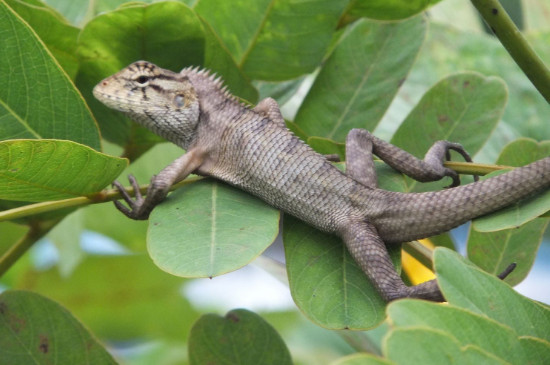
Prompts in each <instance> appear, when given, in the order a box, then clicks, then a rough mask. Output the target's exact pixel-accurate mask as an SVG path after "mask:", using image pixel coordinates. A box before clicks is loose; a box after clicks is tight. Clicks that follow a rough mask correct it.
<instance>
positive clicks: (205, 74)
mask: <svg viewBox="0 0 550 365" xmlns="http://www.w3.org/2000/svg"><path fill="white" fill-rule="evenodd" d="M181 73H194V74H195V75H197V76H200V77H201V78H204V80H207V81H209V82H210V83H211V84H212V86H213V87H215V88H217V89H218V90H219V91H220V92H221V93H222V95H223V96H224V97H225V98H228V99H231V100H234V101H236V102H238V103H239V104H240V105H241V106H243V107H245V108H247V109H248V108H249V105H247V104H246V103H244V102H243V101H242V100H241V99H240V98H238V97H237V96H235V95H233V94H231V92H230V91H229V89H228V86H227V85H226V84H225V83H224V81H223V78H222V77H221V76H219V75H218V74H217V73H215V72H212V71H211V70H209V69H206V68H201V67H200V66H189V67H186V68H184V69H183V70H181Z"/></svg>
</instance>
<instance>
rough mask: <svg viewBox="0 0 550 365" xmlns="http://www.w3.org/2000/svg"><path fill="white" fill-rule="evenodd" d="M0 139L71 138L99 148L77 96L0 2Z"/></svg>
mask: <svg viewBox="0 0 550 365" xmlns="http://www.w3.org/2000/svg"><path fill="white" fill-rule="evenodd" d="M0 49H1V50H2V57H0V78H1V79H2V80H3V82H2V87H1V88H0V121H1V123H0V139H11V138H57V139H70V140H73V141H76V142H79V143H83V144H85V145H88V146H90V147H92V148H94V149H96V150H99V149H100V142H99V132H98V130H97V126H96V124H95V121H94V119H93V117H92V115H91V114H90V111H89V110H88V108H87V106H86V104H85V103H84V100H83V99H82V96H81V95H80V94H79V92H78V91H77V90H76V88H75V87H74V85H73V84H72V83H71V81H70V80H69V78H68V77H67V75H66V74H65V73H64V72H63V70H62V69H61V68H60V67H59V65H58V64H57V62H56V61H55V60H54V58H53V57H52V55H51V54H50V53H49V51H48V50H47V49H46V47H45V46H44V44H43V43H42V42H41V41H40V39H39V38H38V37H37V36H36V34H35V33H34V32H33V31H32V30H31V29H30V28H29V26H28V25H27V24H26V23H25V22H24V21H23V20H22V19H21V18H20V17H19V16H18V15H16V14H15V13H14V12H13V11H12V10H11V9H10V8H9V7H8V6H7V5H6V4H5V3H4V2H0Z"/></svg>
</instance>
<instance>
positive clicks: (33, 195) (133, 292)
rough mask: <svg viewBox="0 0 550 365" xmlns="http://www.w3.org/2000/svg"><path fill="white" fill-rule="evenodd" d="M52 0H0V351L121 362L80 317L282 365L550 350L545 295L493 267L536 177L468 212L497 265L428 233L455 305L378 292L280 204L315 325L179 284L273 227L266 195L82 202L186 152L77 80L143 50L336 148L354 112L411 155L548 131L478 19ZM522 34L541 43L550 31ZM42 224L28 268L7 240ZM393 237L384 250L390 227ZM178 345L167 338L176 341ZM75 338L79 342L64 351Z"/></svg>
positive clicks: (141, 335)
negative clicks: (226, 304) (275, 111)
mask: <svg viewBox="0 0 550 365" xmlns="http://www.w3.org/2000/svg"><path fill="white" fill-rule="evenodd" d="M450 1H451V0H446V1H445V2H450ZM445 2H443V3H445ZM47 3H48V4H49V5H46V4H44V3H42V2H39V1H38V0H0V49H1V50H2V57H0V76H1V77H2V80H4V83H3V87H2V88H1V89H0V140H1V141H2V142H0V199H2V200H0V205H1V206H2V207H3V209H4V211H3V212H0V219H1V220H2V221H10V220H11V221H12V222H3V223H0V232H1V235H0V236H1V237H2V242H0V254H1V255H3V256H2V257H1V258H0V273H1V274H4V272H5V274H4V276H3V277H2V285H3V286H5V287H7V288H9V289H13V290H8V291H6V292H4V293H2V294H1V295H0V318H2V321H0V364H26V363H30V362H33V363H55V364H62V363H97V364H104V363H114V360H113V359H112V358H111V356H110V355H109V354H108V353H107V352H106V351H105V350H104V348H103V347H102V345H101V344H100V342H99V341H97V340H96V339H94V338H93V336H92V335H90V333H94V335H95V336H97V337H98V338H99V339H101V340H102V341H114V342H111V343H115V344H116V342H117V341H130V340H136V339H138V340H155V341H157V343H161V345H159V347H156V348H157V349H159V348H160V350H158V351H157V352H156V351H155V350H151V351H148V352H147V351H146V355H143V356H141V360H136V359H131V356H130V357H128V358H126V361H129V362H132V363H136V364H139V363H167V364H168V363H181V362H184V363H186V362H187V361H189V363H191V364H202V363H241V364H250V363H278V364H283V363H291V355H290V354H292V357H293V358H294V361H295V362H299V363H300V362H301V363H326V362H327V361H329V360H326V358H325V359H322V360H320V358H317V357H316V353H317V354H319V356H320V354H327V353H328V358H329V359H330V360H331V361H332V360H334V361H336V362H335V363H337V364H371V363H372V364H379V363H380V364H393V363H395V364H400V363H411V361H412V362H415V363H438V364H439V363H451V362H457V363H462V362H464V363H481V362H483V363H486V362H487V363H514V364H516V363H517V364H526V363H531V364H536V363H542V362H543V360H544V358H545V357H546V358H548V357H549V356H550V335H549V333H550V323H549V322H550V313H549V310H548V307H546V306H544V305H541V304H539V303H536V302H534V301H531V300H529V299H527V298H524V297H522V296H521V295H519V294H517V293H516V292H514V291H513V290H512V289H511V288H510V287H509V286H508V284H506V283H503V282H501V281H499V280H497V279H495V278H494V274H496V273H498V272H501V271H502V270H503V269H504V268H505V267H506V266H507V265H508V264H509V263H510V262H512V261H516V262H517V263H518V270H516V272H514V273H513V274H512V275H511V276H510V277H509V278H507V280H506V281H507V282H508V283H510V284H516V283H518V282H520V281H522V280H523V279H524V278H525V276H526V275H527V273H528V271H529V269H530V268H531V266H532V264H533V261H534V259H535V257H536V255H537V251H538V247H539V245H540V242H541V240H542V235H543V232H544V230H545V228H546V226H547V224H548V219H547V218H544V217H539V216H541V215H543V214H544V213H545V212H546V211H548V210H549V209H550V193H546V194H543V195H542V196H538V197H534V198H532V199H529V200H528V201H525V202H521V203H520V204H516V205H513V206H511V207H509V208H507V209H504V210H502V211H500V212H497V213H495V214H492V215H490V216H486V217H482V218H480V219H479V220H476V221H475V222H474V223H473V225H472V226H471V228H470V230H471V231H470V235H469V242H468V257H469V259H471V260H472V262H474V263H475V264H476V265H478V266H479V267H480V268H482V269H483V270H485V271H487V272H488V273H490V274H492V275H488V274H486V273H484V272H482V271H481V270H480V269H478V268H476V267H474V266H473V265H472V264H470V263H468V262H466V261H465V260H464V259H462V258H460V257H459V256H458V255H457V254H456V253H455V252H453V251H451V250H449V249H444V248H438V249H436V250H435V254H434V264H435V270H436V273H437V277H438V280H439V282H440V285H441V288H442V290H443V292H444V294H445V296H446V298H448V300H449V304H448V305H440V304H431V303H424V302H421V301H416V300H402V301H398V302H395V303H391V304H390V305H386V303H384V302H383V300H382V299H381V298H380V296H379V295H378V293H377V292H376V291H375V290H374V288H373V287H372V285H371V284H370V283H369V282H368V280H366V278H365V277H364V275H363V273H362V272H361V270H360V269H359V268H358V266H357V265H356V264H355V262H354V261H353V260H352V259H351V256H350V255H349V253H348V252H347V251H346V250H345V248H344V246H343V245H342V244H341V242H340V241H339V240H338V239H336V238H335V237H332V236H328V235H326V234H324V233H321V232H319V231H317V230H315V229H313V228H311V227H309V226H308V225H306V224H304V223H302V222H299V221H298V220H296V219H294V218H292V217H284V225H283V230H282V237H283V240H284V244H285V254H286V270H287V273H288V281H289V287H290V291H291V293H292V296H293V299H294V301H295V303H296V305H297V306H298V308H299V309H300V310H301V311H302V313H303V314H304V315H305V317H307V318H308V319H309V320H311V321H312V322H313V323H315V324H316V325H315V326H313V325H311V324H309V323H305V322H304V321H302V320H301V319H298V320H296V318H299V317H298V315H297V314H296V313H293V312H289V313H284V316H285V317H287V319H286V320H282V319H281V318H277V317H276V315H274V314H266V315H265V318H262V317H260V316H258V315H257V314H255V313H252V312H249V311H246V310H242V309H238V310H233V311H230V312H229V313H228V314H227V315H226V316H225V317H223V318H222V317H219V316H217V315H212V314H207V315H203V316H202V317H200V319H199V316H200V314H199V313H197V311H196V310H195V309H193V308H192V307H191V304H190V303H189V302H188V300H187V299H186V298H184V297H183V296H181V295H180V290H181V289H180V288H181V285H182V283H184V282H185V280H186V279H182V278H181V277H184V278H192V277H212V276H216V275H221V274H223V273H226V272H229V271H233V270H237V269H239V268H241V267H243V266H245V265H247V264H248V263H250V262H251V261H252V260H254V259H255V258H256V257H257V256H259V255H260V254H261V253H262V252H263V251H264V250H265V249H266V248H267V247H268V246H269V245H270V244H271V243H272V242H273V240H274V239H275V236H276V235H277V232H278V231H279V227H280V225H279V223H280V222H279V221H280V218H281V217H280V214H279V212H277V211H276V210H274V209H272V208H271V207H269V206H267V205H266V204H265V203H263V202H261V201H259V200H257V199H255V198H253V197H251V196H249V195H248V194H245V193H243V192H240V191H237V190H236V189H234V188H230V187H228V186H226V185H224V184H222V183H219V182H214V181H210V180H204V181H197V180H200V179H199V178H197V177H193V178H190V179H189V180H188V181H185V182H184V183H183V184H182V185H185V187H183V188H182V189H181V190H179V191H177V192H175V193H173V194H171V195H170V197H169V199H168V200H167V202H166V203H165V204H162V205H160V206H159V207H158V209H155V211H154V212H153V214H152V216H151V219H150V221H151V224H150V225H149V227H147V223H146V222H135V221H130V220H128V219H126V218H125V217H123V216H122V215H121V214H119V213H118V212H117V211H116V210H115V209H113V207H112V205H111V204H95V203H105V202H109V201H111V200H113V199H117V198H119V196H118V195H117V193H116V192H115V191H112V190H102V189H105V187H106V186H107V185H108V184H109V183H110V182H112V181H113V180H114V179H115V178H117V177H118V178H119V179H124V176H125V175H127V174H128V173H130V172H131V173H134V174H135V175H136V176H137V178H138V180H139V181H141V182H145V181H147V180H148V179H149V178H150V177H151V175H153V174H155V173H157V172H158V171H159V169H160V167H161V166H164V165H166V164H168V163H169V162H170V161H171V160H172V159H173V158H175V157H176V156H177V155H178V154H181V151H178V150H177V149H176V148H174V147H170V146H167V145H164V144H160V143H159V142H162V140H161V139H160V138H159V137H157V136H155V135H153V134H152V133H150V132H149V131H147V130H145V129H143V128H140V127H138V126H137V125H136V124H135V123H133V122H131V121H130V120H128V119H126V118H125V117H124V116H123V115H121V114H120V113H117V112H114V111H112V110H109V109H107V108H106V107H104V106H103V105H101V104H100V103H99V102H98V101H96V100H95V99H94V98H93V96H92V94H91V90H92V88H93V86H94V85H95V84H96V83H98V82H99V81H100V80H101V79H102V78H104V77H107V76H109V75H110V74H112V73H114V72H116V71H118V70H119V69H120V68H122V67H124V66H126V65H127V64H129V63H131V62H134V61H136V60H138V59H146V60H148V61H152V62H154V63H156V64H158V65H159V66H161V67H165V68H169V69H172V70H178V69H181V68H183V67H185V66H189V65H196V66H202V67H206V68H209V69H211V70H213V71H215V72H216V73H218V74H219V75H221V76H222V77H223V79H224V80H225V82H226V84H227V85H228V87H229V89H230V90H231V92H232V93H234V94H235V95H237V96H239V97H240V98H242V99H243V100H244V101H247V102H250V103H256V102H258V100H260V98H264V97H267V96H272V97H274V98H276V99H277V100H278V101H279V102H280V104H284V107H283V111H284V112H285V115H286V116H288V117H289V119H291V120H292V121H288V122H287V124H288V127H289V128H290V129H291V130H293V131H294V132H295V133H296V134H297V135H298V136H300V137H301V138H303V139H304V140H306V141H307V142H308V143H309V144H310V145H311V146H312V147H313V148H315V149H316V150H317V151H319V152H321V153H338V154H340V155H341V156H342V155H343V151H344V147H343V145H342V143H341V142H343V141H344V139H345V136H346V134H347V132H348V131H349V130H350V129H351V128H366V129H369V130H375V132H376V134H378V135H381V136H384V137H386V138H387V139H389V140H391V142H392V143H394V144H396V145H398V146H400V147H402V148H403V149H405V150H407V151H410V152H411V153H413V154H415V155H417V156H422V155H423V154H424V153H425V152H426V151H427V149H428V148H429V147H430V145H431V144H432V143H433V142H434V141H436V140H438V139H449V140H453V141H456V142H460V143H461V144H463V145H464V146H465V147H466V149H467V150H468V151H470V152H471V153H478V155H477V156H478V158H479V159H480V160H491V161H493V160H495V159H496V157H497V154H498V153H497V151H500V150H501V149H502V148H503V147H504V145H505V144H508V142H510V141H512V140H514V139H517V138H518V137H521V136H527V137H530V138H536V139H539V140H542V139H550V129H548V128H547V127H545V125H546V124H545V123H548V116H549V115H550V113H549V111H550V110H549V106H548V103H546V101H545V100H544V98H543V96H541V94H539V93H538V92H537V90H536V89H535V88H534V87H533V86H532V85H531V84H530V83H529V80H528V79H527V78H526V77H525V75H524V74H523V73H522V72H521V71H520V70H519V69H518V68H517V66H516V65H515V63H514V62H513V61H512V60H511V59H510V58H509V56H508V55H507V54H506V52H505V50H504V49H503V47H502V46H501V45H500V44H499V42H498V41H496V40H495V39H494V38H493V37H490V36H487V35H479V34H476V35H472V34H468V33H465V32H462V31H458V30H456V29H454V28H452V27H450V26H448V25H445V24H437V23H435V22H433V21H431V20H430V17H428V16H427V15H426V14H425V13H423V11H426V10H427V11H429V12H430V14H432V13H431V12H432V10H434V13H436V14H437V12H436V11H435V9H434V8H430V6H432V5H433V4H435V3H438V1H404V0H394V1H362V0H351V1H332V0H311V1H308V2H302V3H296V2H293V1H290V0H276V1H275V0H235V1H224V2H220V1H214V0H195V1H194V0H187V1H180V2H177V1H166V2H155V3H152V4H146V3H137V2H132V3H126V4H123V1H96V2H88V0H77V1H66V0H48V1H47ZM443 3H442V4H443ZM539 6H541V7H543V6H544V5H542V3H541V5H539ZM62 14H63V15H62ZM83 19H86V21H83ZM528 37H529V41H530V43H531V44H532V45H534V46H535V49H536V50H537V51H538V52H539V53H540V56H541V57H542V58H543V59H546V61H547V62H548V60H550V53H549V51H548V47H545V46H547V44H548V40H549V39H550V32H549V31H548V29H546V30H545V31H542V32H538V33H533V34H528ZM505 41H506V40H503V42H505ZM507 103H508V106H507ZM117 155H122V156H124V157H126V158H128V159H129V160H130V161H131V162H132V163H131V165H130V166H128V167H127V168H126V166H127V162H126V160H124V159H121V158H119V157H116V156H117ZM547 155H548V142H541V143H537V142H535V141H534V140H532V139H527V138H521V139H518V140H517V141H515V142H513V143H510V144H508V145H507V146H506V148H505V149H504V150H503V151H502V154H501V156H500V157H499V158H498V161H497V163H498V164H500V165H508V166H519V165H524V164H527V163H529V162H531V161H534V160H536V159H538V158H542V157H544V156H547ZM449 166H451V167H454V168H456V169H457V170H458V171H459V172H465V173H468V172H472V171H473V172H477V173H483V174H484V173H488V172H490V171H493V170H494V169H496V167H494V166H483V165H477V164H473V165H471V166H468V167H461V166H460V165H456V164H454V165H453V164H452V163H451V164H449ZM340 167H341V166H340ZM124 168H126V170H124V171H122V170H123V169H124ZM376 168H377V171H378V176H379V180H380V186H381V187H383V188H385V189H388V190H393V191H403V192H415V191H425V190H433V189H440V188H442V187H443V186H444V185H447V183H448V182H446V181H442V182H438V183H431V184H419V183H416V182H414V181H412V180H410V179H408V178H404V177H403V176H402V175H400V174H398V173H396V172H394V171H392V170H391V169H389V168H388V167H387V166H385V165H384V164H381V163H376ZM461 168H462V170H460V169H461ZM60 199H64V200H60ZM52 200H57V201H55V202H53V201H52ZM29 203H31V204H29ZM76 208H82V209H79V210H78V211H77V212H73V211H74V210H75V209H76ZM71 212H73V213H71ZM69 214H70V215H69ZM67 215H69V216H68V217H67V218H65V219H64V220H63V221H62V222H61V223H59V222H60V220H61V219H62V218H64V217H65V216H67ZM56 225H57V226H56ZM520 225H521V227H520V228H519V229H516V227H518V226H520ZM54 226H56V227H55V228H53V227H54ZM52 228H53V231H52V232H51V234H50V235H49V238H50V240H52V241H54V243H55V245H56V246H57V247H58V249H59V255H60V261H59V262H58V264H57V265H56V266H53V267H49V268H45V269H44V268H42V269H40V268H38V267H36V265H35V264H34V263H33V262H32V260H30V258H29V257H28V255H26V256H21V255H22V254H23V253H24V252H25V251H26V249H27V248H28V247H29V246H30V245H32V244H33V243H34V242H36V241H37V240H39V239H40V238H41V237H43V236H44V235H46V234H47V233H48V231H49V230H50V229H52ZM85 231H86V232H88V231H93V232H96V233H100V234H102V235H104V236H105V237H110V238H112V239H114V240H116V241H117V242H118V243H120V244H121V245H122V246H123V247H124V254H122V255H115V256H97V255H91V254H90V253H88V252H85V251H84V250H83V249H82V248H80V245H79V237H80V236H81V234H82V232H85ZM439 239H440V240H441V239H443V240H447V241H448V240H449V239H448V237H447V238H445V237H443V238H441V237H440V238H439ZM182 241H184V242H182ZM391 254H392V255H393V258H394V261H395V263H396V266H397V267H399V266H400V261H401V260H400V258H401V257H400V249H399V247H393V248H391ZM151 259H152V261H153V262H154V263H153V262H151ZM14 261H16V264H15V265H13V266H12V264H13V263H14ZM155 265H156V266H155ZM8 269H9V271H8ZM27 290H31V291H27ZM37 293H40V294H41V295H39V294H37ZM42 295H44V296H46V297H48V298H51V299H54V300H56V301H57V302H59V303H60V304H61V305H62V306H63V307H62V306H61V305H59V304H56V303H54V302H52V300H50V299H46V298H44V297H43V296H42ZM65 308H66V309H65ZM68 311H70V312H71V313H73V314H74V316H75V317H77V318H79V319H80V320H81V321H82V322H83V323H84V324H85V325H86V327H88V328H89V330H87V329H85V328H84V326H83V325H82V324H80V323H79V322H78V321H77V320H76V319H75V318H74V317H73V315H72V314H70V313H69V312H68ZM201 311H207V308H204V309H203V308H201ZM269 318H272V319H273V320H271V321H270V322H272V324H273V325H274V326H275V328H273V327H272V326H271V325H270V324H268V321H267V320H266V319H269ZM385 318H387V320H386V321H384V320H385ZM193 323H195V324H194V325H193V326H192V324H193ZM381 323H383V324H382V325H381ZM388 324H389V326H388ZM191 326H192V327H191ZM321 327H324V328H325V329H322V328H321ZM326 329H329V330H330V331H328V330H326ZM343 329H347V330H354V331H345V332H343V331H340V332H339V331H337V330H343ZM360 330H363V331H365V332H360ZM367 330H369V331H367ZM298 331H305V332H300V333H307V334H308V335H309V336H305V337H311V340H310V341H311V342H310V345H303V343H302V345H303V348H307V347H308V346H311V343H315V345H316V347H315V348H312V349H311V351H309V352H310V353H309V354H305V353H304V352H305V351H300V350H299V349H297V347H299V345H296V344H295V343H294V342H293V341H290V340H289V339H291V338H292V337H293V336H292V334H293V333H294V334H296V333H298ZM278 332H280V333H281V335H279V333H278ZM337 333H339V334H341V335H342V337H343V338H344V339H346V340H347V342H348V344H345V343H342V342H341V339H340V338H338V337H337V335H336V334H337ZM311 334H314V335H311ZM321 334H322V335H321ZM316 336H328V337H327V339H325V340H323V341H320V342H319V341H316V340H315V339H316ZM494 336H498V338H495V337H494ZM75 338H78V341H77V340H76V339H75ZM283 340H284V341H283ZM285 343H286V345H285ZM306 343H307V340H306ZM185 344H187V346H188V349H189V353H188V355H187V356H185V355H183V358H182V355H181V352H178V351H177V350H175V349H181V348H184V347H185ZM426 344H429V346H426ZM287 345H288V348H287ZM350 345H351V346H350ZM323 347H324V348H323ZM114 348H117V346H114ZM289 349H290V352H289ZM44 350H46V351H44ZM323 351H324V352H323ZM358 352H371V353H372V354H370V355H367V354H360V353H358ZM115 353H116V350H115ZM83 355H86V360H82V362H81V360H80V358H77V357H76V356H83ZM344 355H350V356H346V357H343V356H344ZM374 355H382V356H383V357H384V358H383V359H382V358H380V357H378V356H374ZM73 356H74V357H73ZM338 358H339V359H338ZM129 359H130V360H129ZM140 361H141V362H140Z"/></svg>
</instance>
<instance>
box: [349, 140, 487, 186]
mask: <svg viewBox="0 0 550 365" xmlns="http://www.w3.org/2000/svg"><path fill="white" fill-rule="evenodd" d="M451 150H453V151H456V152H458V153H459V154H460V155H461V156H462V157H463V158H464V159H465V160H466V161H467V162H471V161H472V159H471V158H470V155H469V154H468V153H467V152H466V150H465V149H464V148H463V147H462V146H461V145H460V144H458V143H452V142H448V141H438V142H436V143H434V144H433V146H432V147H431V148H430V149H429V150H428V152H426V155H425V156H424V159H423V160H421V159H419V158H417V157H415V156H413V155H411V154H410V153H408V152H406V151H404V150H402V149H401V148H399V147H397V146H394V145H392V144H390V143H388V142H385V141H383V140H381V139H379V138H377V137H375V136H374V135H372V134H371V133H369V132H368V131H366V130H364V129H352V130H351V131H350V132H349V134H348V136H347V139H346V164H347V166H348V172H347V174H348V175H350V176H351V177H352V178H354V179H355V180H357V181H359V182H361V183H363V184H365V185H368V186H371V187H375V186H376V185H375V184H376V176H375V172H374V164H373V163H372V162H367V161H365V160H367V159H372V155H373V154H375V155H376V156H378V157H380V158H381V159H382V161H384V162H385V163H387V164H388V165H390V166H391V167H393V168H394V169H396V170H397V171H400V172H402V173H404V174H406V175H407V176H409V177H411V178H413V179H415V180H417V181H421V182H428V181H436V180H440V179H442V178H444V177H445V176H448V177H450V178H451V179H452V180H453V182H452V184H451V185H450V186H449V187H454V186H458V185H459V184H460V179H459V177H458V174H457V173H456V172H455V171H454V170H451V169H449V168H447V167H445V166H444V165H443V163H444V161H445V160H449V158H450V153H449V152H450V151H451ZM361 170H363V172H362V171H361ZM474 179H475V180H477V179H478V178H477V176H475V177H474Z"/></svg>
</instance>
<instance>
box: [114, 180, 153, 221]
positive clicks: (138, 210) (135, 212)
mask: <svg viewBox="0 0 550 365" xmlns="http://www.w3.org/2000/svg"><path fill="white" fill-rule="evenodd" d="M128 181H129V182H130V185H132V188H133V190H134V194H135V198H132V197H131V196H130V193H128V191H127V190H126V188H124V186H122V184H121V183H119V182H118V181H113V183H112V186H113V188H115V189H116V190H118V192H119V193H120V195H122V199H124V201H125V202H126V204H128V206H129V208H128V207H126V206H125V205H123V204H122V203H121V202H119V201H116V200H115V201H113V203H114V204H115V207H116V208H117V209H118V210H119V211H121V212H122V213H123V214H124V215H125V216H127V217H128V218H131V219H137V220H142V219H147V218H148V217H149V212H148V211H146V210H145V209H144V207H145V199H143V196H142V195H141V191H140V190H139V184H138V182H137V180H136V178H135V177H134V176H133V175H128Z"/></svg>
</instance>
